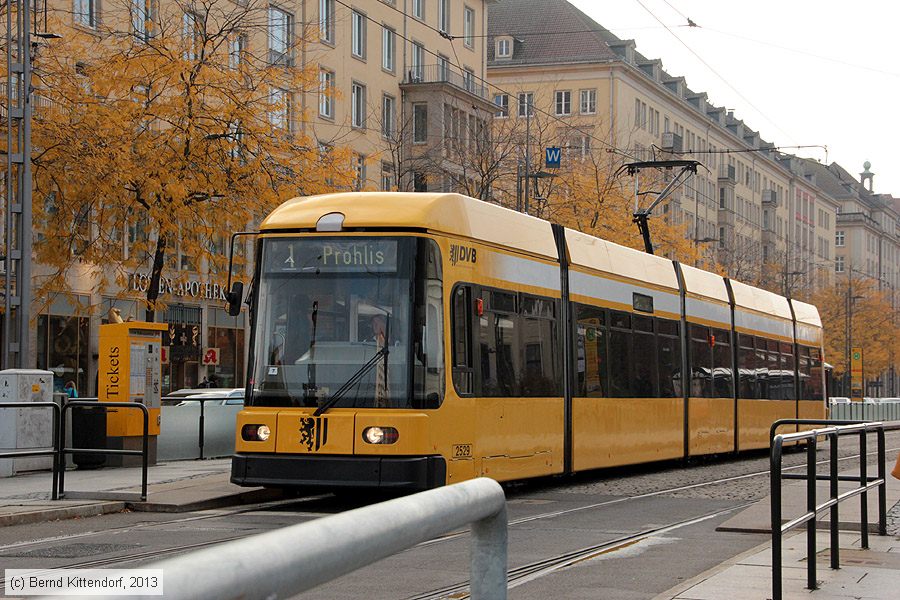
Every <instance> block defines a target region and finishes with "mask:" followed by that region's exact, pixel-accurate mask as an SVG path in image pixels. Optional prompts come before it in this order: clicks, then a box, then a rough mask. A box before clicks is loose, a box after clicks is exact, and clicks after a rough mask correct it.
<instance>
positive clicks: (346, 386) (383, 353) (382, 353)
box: [313, 343, 391, 417]
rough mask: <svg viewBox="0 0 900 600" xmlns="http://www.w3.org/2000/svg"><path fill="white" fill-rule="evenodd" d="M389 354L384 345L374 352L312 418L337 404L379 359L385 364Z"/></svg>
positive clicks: (386, 346)
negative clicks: (382, 358)
mask: <svg viewBox="0 0 900 600" xmlns="http://www.w3.org/2000/svg"><path fill="white" fill-rule="evenodd" d="M390 352H391V351H390V350H388V345H387V344H386V343H385V345H384V346H383V347H382V348H380V349H379V350H378V352H376V353H375V354H374V355H373V356H372V358H370V359H369V360H368V361H366V364H364V365H363V366H361V367H360V368H359V369H358V370H357V371H356V373H354V374H353V375H351V376H350V379H348V380H347V381H346V382H345V383H344V385H342V386H341V387H340V388H338V391H336V392H335V393H334V395H333V396H332V397H331V398H329V399H328V400H327V401H326V402H325V403H324V404H323V405H322V406H320V407H319V408H317V409H316V412H314V413H313V416H314V417H318V416H319V415H321V414H322V413H323V412H325V411H326V410H328V409H329V408H331V407H332V406H334V405H335V404H337V403H338V400H340V399H341V398H343V397H344V395H345V394H346V393H347V392H349V391H350V390H351V389H352V388H353V386H355V385H356V384H357V383H359V381H360V380H361V379H362V378H363V377H365V376H366V374H367V373H368V372H369V371H371V370H372V368H373V367H375V366H376V365H377V364H378V361H379V359H381V357H384V362H385V363H386V362H387V356H388V354H390Z"/></svg>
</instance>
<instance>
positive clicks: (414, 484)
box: [231, 453, 447, 490]
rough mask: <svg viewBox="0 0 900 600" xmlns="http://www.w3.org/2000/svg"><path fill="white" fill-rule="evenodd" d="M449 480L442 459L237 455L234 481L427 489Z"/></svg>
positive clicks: (253, 484) (249, 484)
mask: <svg viewBox="0 0 900 600" xmlns="http://www.w3.org/2000/svg"><path fill="white" fill-rule="evenodd" d="M446 481H447V464H446V462H445V461H444V458H443V457H442V456H400V457H397V456H383V457H382V456H333V455H332V456H328V455H315V456H310V455H289V454H288V455H286V454H245V453H242V454H236V455H235V456H234V457H233V458H232V460H231V482H232V483H235V484H237V485H241V486H245V487H256V486H265V487H282V488H290V487H322V488H345V487H359V488H382V489H397V490H427V489H431V488H435V487H439V486H442V485H444V484H445V483H446Z"/></svg>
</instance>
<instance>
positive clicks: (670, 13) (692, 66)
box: [561, 0, 900, 196]
mask: <svg viewBox="0 0 900 600" xmlns="http://www.w3.org/2000/svg"><path fill="white" fill-rule="evenodd" d="M570 1H571V2H572V3H573V4H574V5H576V6H578V7H579V8H580V9H581V10H583V11H584V12H585V13H587V14H588V15H590V16H591V17H592V18H593V19H594V20H596V21H597V22H598V23H600V24H601V25H602V26H604V27H606V28H607V29H610V30H611V31H612V32H613V33H615V34H616V35H617V36H619V37H620V38H623V39H633V40H635V42H636V43H637V50H638V52H640V53H641V54H643V55H644V56H646V57H648V58H660V59H662V61H663V68H665V69H666V71H667V72H669V73H670V74H671V75H682V76H684V77H685V78H686V80H687V85H688V86H689V87H690V88H691V89H692V90H694V91H695V92H707V93H708V94H709V101H710V102H711V103H712V104H715V105H717V106H725V107H727V108H729V109H734V112H735V116H736V117H737V118H740V119H743V120H744V122H745V123H747V124H748V125H749V126H750V127H751V128H752V129H754V130H757V131H759V132H760V134H761V135H762V137H763V139H765V140H768V141H770V142H773V143H775V144H776V145H778V146H796V145H822V146H827V147H828V152H827V162H829V163H830V162H835V161H836V162H838V163H840V164H841V165H842V166H843V167H844V168H845V169H847V170H848V171H849V172H850V173H852V174H854V175H857V174H858V173H860V172H861V171H862V170H863V169H862V165H863V162H865V161H866V160H868V161H870V162H871V163H872V169H871V170H872V172H874V173H875V180H874V182H875V191H876V192H880V193H892V194H894V195H895V196H900V51H898V48H900V2H897V1H896V0H856V1H855V2H846V1H837V0H777V1H776V0H756V1H755V2H733V1H730V0H619V1H617V2H611V1H609V0H570ZM645 7H646V8H645ZM651 13H652V14H651ZM688 18H690V19H691V20H692V21H693V22H695V23H696V24H697V25H698V27H686V26H685V24H686V23H687V19H688ZM657 19H658V20H657ZM661 23H662V24H661ZM663 24H665V25H667V26H668V27H669V29H670V30H671V32H670V31H669V30H667V29H666V28H665V27H664V26H663ZM673 33H674V35H673ZM675 36H678V38H679V39H680V40H681V41H679V39H676V37H675ZM682 42H683V43H682ZM561 43H564V42H563V41H562V40H561ZM704 63H705V64H704ZM785 151H786V152H791V153H794V154H797V155H799V156H806V157H810V158H814V159H817V160H819V161H821V162H823V163H824V162H826V152H825V150H824V149H822V148H806V149H796V150H795V149H790V148H785Z"/></svg>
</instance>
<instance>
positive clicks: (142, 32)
mask: <svg viewBox="0 0 900 600" xmlns="http://www.w3.org/2000/svg"><path fill="white" fill-rule="evenodd" d="M91 1H92V0H91ZM76 5H77V2H76ZM154 16H155V15H154V0H131V29H132V32H133V33H134V37H136V38H137V39H139V40H141V41H144V42H146V41H147V40H149V39H150V38H151V37H153V18H154Z"/></svg>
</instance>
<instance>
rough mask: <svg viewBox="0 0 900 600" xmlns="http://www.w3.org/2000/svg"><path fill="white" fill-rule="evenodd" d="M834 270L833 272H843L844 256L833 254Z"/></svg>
mask: <svg viewBox="0 0 900 600" xmlns="http://www.w3.org/2000/svg"><path fill="white" fill-rule="evenodd" d="M834 272H835V273H843V272H844V257H843V256H835V257H834Z"/></svg>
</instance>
